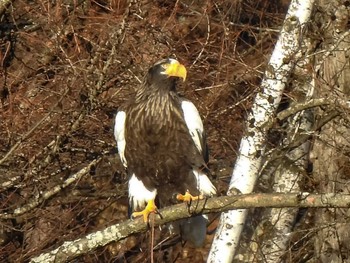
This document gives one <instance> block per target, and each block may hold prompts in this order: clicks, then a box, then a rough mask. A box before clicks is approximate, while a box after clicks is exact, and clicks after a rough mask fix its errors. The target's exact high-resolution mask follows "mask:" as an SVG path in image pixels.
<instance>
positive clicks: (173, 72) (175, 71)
mask: <svg viewBox="0 0 350 263" xmlns="http://www.w3.org/2000/svg"><path fill="white" fill-rule="evenodd" d="M164 73H165V74H166V75H167V76H169V77H179V78H182V79H183V81H185V80H186V76H187V70H186V68H185V66H184V65H182V64H180V62H178V61H177V60H173V61H172V62H171V63H170V64H169V65H168V67H167V68H166V70H165V72H164Z"/></svg>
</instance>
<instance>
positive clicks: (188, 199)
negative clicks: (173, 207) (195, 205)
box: [176, 190, 204, 203]
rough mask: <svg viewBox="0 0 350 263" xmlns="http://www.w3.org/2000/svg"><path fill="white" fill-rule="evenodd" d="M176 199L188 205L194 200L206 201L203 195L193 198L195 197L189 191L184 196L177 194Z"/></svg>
mask: <svg viewBox="0 0 350 263" xmlns="http://www.w3.org/2000/svg"><path fill="white" fill-rule="evenodd" d="M176 199H177V200H179V201H183V202H186V203H191V201H193V200H202V199H204V196H203V195H197V196H193V195H191V194H190V191H188V190H187V191H186V193H185V194H184V195H183V194H177V195H176Z"/></svg>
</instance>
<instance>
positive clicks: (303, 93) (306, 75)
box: [244, 32, 315, 262]
mask: <svg viewBox="0 0 350 263" xmlns="http://www.w3.org/2000/svg"><path fill="white" fill-rule="evenodd" d="M305 33H306V35H309V34H310V33H309V32H305ZM300 43H301V49H300V51H299V52H298V54H297V55H296V56H295V60H296V61H297V66H296V67H295V68H294V70H293V79H291V80H290V85H289V86H290V88H289V89H290V92H289V96H290V97H292V99H288V104H292V105H296V104H300V103H308V102H310V101H311V100H312V97H313V94H314V88H315V81H314V80H315V79H314V75H313V74H310V72H311V71H310V65H313V63H314V56H313V53H314V52H315V47H314V46H315V45H314V43H313V42H312V41H311V39H310V38H309V37H308V36H307V37H304V38H303V39H300ZM286 100H287V99H286ZM287 110H291V109H290V108H289V109H287ZM282 121H283V122H282ZM280 122H281V123H280V125H281V127H280V128H279V129H278V133H279V134H280V137H282V139H281V141H280V143H277V142H275V141H271V144H272V145H273V147H270V150H269V151H268V152H267V153H266V159H267V160H268V164H267V165H265V166H266V167H267V168H266V169H264V171H262V178H266V179H267V180H268V181H271V182H272V187H269V186H267V187H268V189H270V188H272V191H273V192H278V193H290V192H293V193H298V192H301V191H303V190H304V189H302V188H301V187H300V184H301V183H302V181H303V180H304V179H305V177H306V176H307V173H308V168H309V154H310V145H311V142H310V140H309V139H307V137H305V135H306V134H311V133H312V129H313V125H314V109H307V110H303V111H300V112H297V113H295V114H294V115H292V116H291V117H289V118H288V119H287V120H280ZM303 136H304V137H305V140H304V141H300V143H296V141H298V140H301V138H302V137H303ZM296 144H297V145H298V144H300V145H299V146H297V147H295V145H296ZM298 213H299V209H298V208H282V209H279V208H273V209H268V210H266V211H265V212H264V214H263V217H262V220H261V222H260V223H259V226H258V227H257V228H256V230H255V233H254V236H253V240H254V241H255V242H251V243H252V245H251V246H250V250H249V252H248V253H245V256H244V258H245V259H247V261H249V262H261V261H264V262H283V261H284V256H285V254H286V252H287V251H288V248H289V244H290V242H291V237H292V236H293V235H292V233H293V231H294V226H295V224H296V219H297V216H298ZM252 251H254V252H255V253H252Z"/></svg>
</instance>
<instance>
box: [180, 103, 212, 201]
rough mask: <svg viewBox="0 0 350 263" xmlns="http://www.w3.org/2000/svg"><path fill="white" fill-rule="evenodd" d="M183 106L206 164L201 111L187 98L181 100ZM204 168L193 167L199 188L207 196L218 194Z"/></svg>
mask: <svg viewBox="0 0 350 263" xmlns="http://www.w3.org/2000/svg"><path fill="white" fill-rule="evenodd" d="M181 108H182V111H183V115H184V119H185V122H186V125H187V128H188V130H189V133H190V135H191V137H192V140H193V142H194V144H195V146H196V148H197V149H198V151H199V152H200V153H201V154H202V156H203V160H204V161H205V164H204V165H206V164H207V162H208V158H209V154H208V147H207V141H206V135H205V131H204V127H203V122H202V119H201V117H200V115H199V112H198V110H197V108H196V106H194V104H193V103H192V102H190V101H189V100H185V99H183V100H182V101H181ZM202 168H203V167H193V174H194V176H195V177H196V180H197V184H198V190H199V191H200V192H201V193H203V194H204V195H206V196H213V195H215V194H216V188H215V186H214V185H213V184H212V183H211V181H210V180H209V178H208V177H207V175H206V174H205V173H204V172H203V170H202Z"/></svg>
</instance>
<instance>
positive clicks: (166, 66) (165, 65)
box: [161, 63, 170, 69]
mask: <svg viewBox="0 0 350 263" xmlns="http://www.w3.org/2000/svg"><path fill="white" fill-rule="evenodd" d="M169 65H170V64H168V63H167V64H162V65H161V66H162V68H163V69H167V68H168V67H169Z"/></svg>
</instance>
